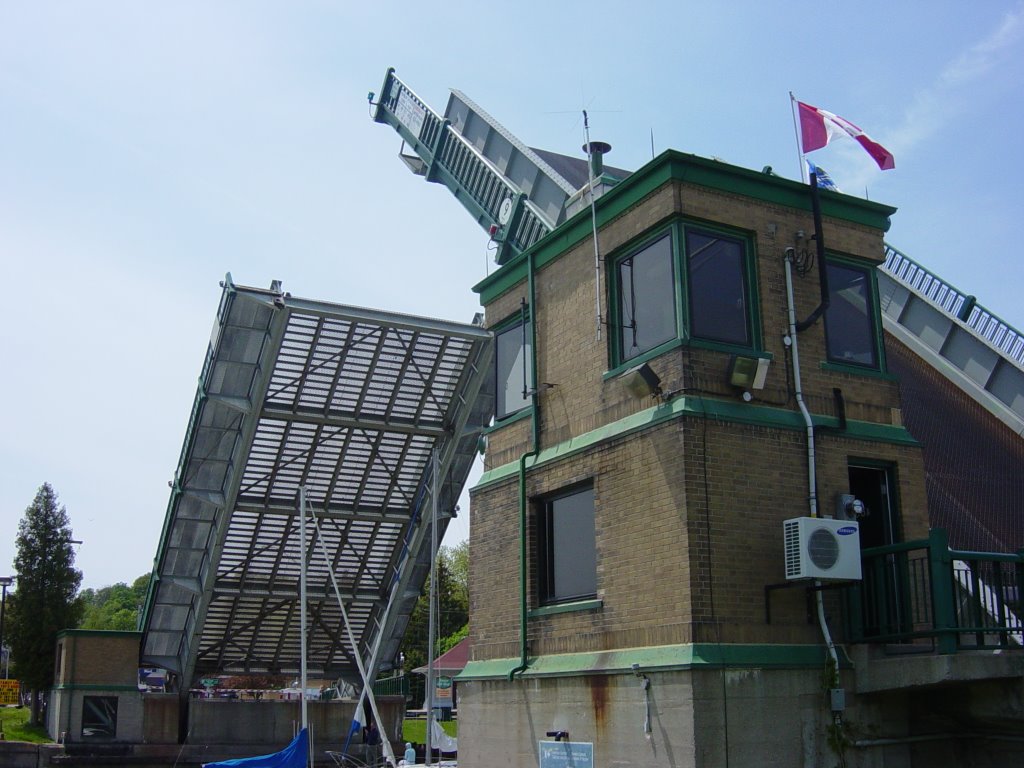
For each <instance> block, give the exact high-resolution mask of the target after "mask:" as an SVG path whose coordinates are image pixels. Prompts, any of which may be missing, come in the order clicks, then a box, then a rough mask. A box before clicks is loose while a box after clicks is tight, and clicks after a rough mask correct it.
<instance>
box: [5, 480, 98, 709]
mask: <svg viewBox="0 0 1024 768" xmlns="http://www.w3.org/2000/svg"><path fill="white" fill-rule="evenodd" d="M15 545H16V547H17V554H16V555H15V558H14V569H15V572H16V574H17V591H16V592H15V593H14V594H13V595H12V596H11V599H10V602H9V604H8V608H9V611H10V613H9V616H10V634H9V638H10V646H11V655H12V656H13V657H14V659H15V661H16V663H17V669H18V676H19V677H20V678H21V680H22V682H23V683H24V684H25V685H26V686H27V687H28V688H29V689H30V690H31V691H32V717H31V723H32V724H33V725H38V724H39V695H38V693H39V691H41V690H45V689H48V688H49V687H50V686H52V685H53V672H54V653H55V651H56V644H57V633H58V632H59V631H61V630H63V629H73V628H75V627H77V626H78V623H79V621H80V619H81V617H82V610H83V605H82V602H81V600H79V599H78V587H79V585H80V584H81V583H82V572H81V571H79V570H76V569H75V567H74V565H75V551H74V549H73V548H72V535H71V525H70V520H69V518H68V513H67V510H66V509H65V508H64V507H63V506H62V505H60V504H59V502H58V499H57V494H56V493H55V492H54V490H53V488H51V487H50V484H49V483H44V484H43V485H42V486H41V487H40V488H39V491H38V492H37V493H36V497H35V499H34V500H33V501H32V504H31V505H30V506H29V507H28V508H27V509H26V510H25V516H24V517H23V518H22V519H21V521H20V522H19V523H18V537H17V539H16V541H15Z"/></svg>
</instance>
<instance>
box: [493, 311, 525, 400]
mask: <svg viewBox="0 0 1024 768" xmlns="http://www.w3.org/2000/svg"><path fill="white" fill-rule="evenodd" d="M532 346H533V342H532V329H531V327H530V320H529V319H526V318H523V317H517V318H516V319H515V320H513V321H512V322H510V323H507V324H505V325H503V326H501V327H500V329H499V330H498V332H497V333H496V335H495V353H494V371H495V380H496V387H495V398H496V399H495V416H496V418H498V419H503V418H505V417H506V416H510V415H511V414H513V413H516V412H517V411H521V410H522V409H524V408H526V407H527V406H529V405H530V394H529V390H530V381H531V379H532V374H533V354H532Z"/></svg>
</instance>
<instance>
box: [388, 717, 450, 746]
mask: <svg viewBox="0 0 1024 768" xmlns="http://www.w3.org/2000/svg"><path fill="white" fill-rule="evenodd" d="M438 722H439V723H440V725H441V727H442V728H444V732H445V733H447V734H448V735H449V736H456V737H457V736H458V735H459V723H458V721H456V720H448V721H447V722H441V721H438ZM402 741H409V742H412V743H413V744H426V743H427V720H426V718H420V719H417V720H410V719H408V718H407V719H406V720H404V721H403V722H402Z"/></svg>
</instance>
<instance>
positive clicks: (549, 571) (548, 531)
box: [538, 487, 597, 603]
mask: <svg viewBox="0 0 1024 768" xmlns="http://www.w3.org/2000/svg"><path fill="white" fill-rule="evenodd" d="M539 522H540V525H539V529H540V548H539V550H540V551H539V553H538V554H539V560H540V562H539V565H540V575H541V584H540V599H541V602H542V603H560V602H566V601H570V600H579V599H581V598H587V597H593V596H594V595H595V594H596V593H597V555H596V552H595V545H594V489H593V488H592V487H588V488H583V489H581V490H578V491H574V492H572V493H570V494H566V495H564V496H557V497H553V498H551V499H548V500H546V501H545V502H544V503H543V505H542V508H541V513H540V520H539Z"/></svg>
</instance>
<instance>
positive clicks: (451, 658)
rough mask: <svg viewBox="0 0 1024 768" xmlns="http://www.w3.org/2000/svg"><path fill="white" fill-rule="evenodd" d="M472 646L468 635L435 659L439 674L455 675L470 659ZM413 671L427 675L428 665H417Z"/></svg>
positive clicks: (435, 668) (435, 669) (435, 667)
mask: <svg viewBox="0 0 1024 768" xmlns="http://www.w3.org/2000/svg"><path fill="white" fill-rule="evenodd" d="M471 647H472V646H471V645H470V642H469V638H468V637H464V638H463V639H462V640H459V642H457V643H456V644H455V645H453V646H452V647H451V648H450V649H449V650H447V651H445V652H444V653H442V654H441V655H440V656H438V657H437V658H436V659H434V671H435V672H436V673H438V674H439V675H446V676H447V677H455V675H457V674H459V672H461V671H462V670H463V668H464V667H465V666H466V662H467V661H469V650H470V648H471ZM413 672H415V673H416V674H419V675H425V674H427V667H425V666H423V667H416V669H414V670H413Z"/></svg>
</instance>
